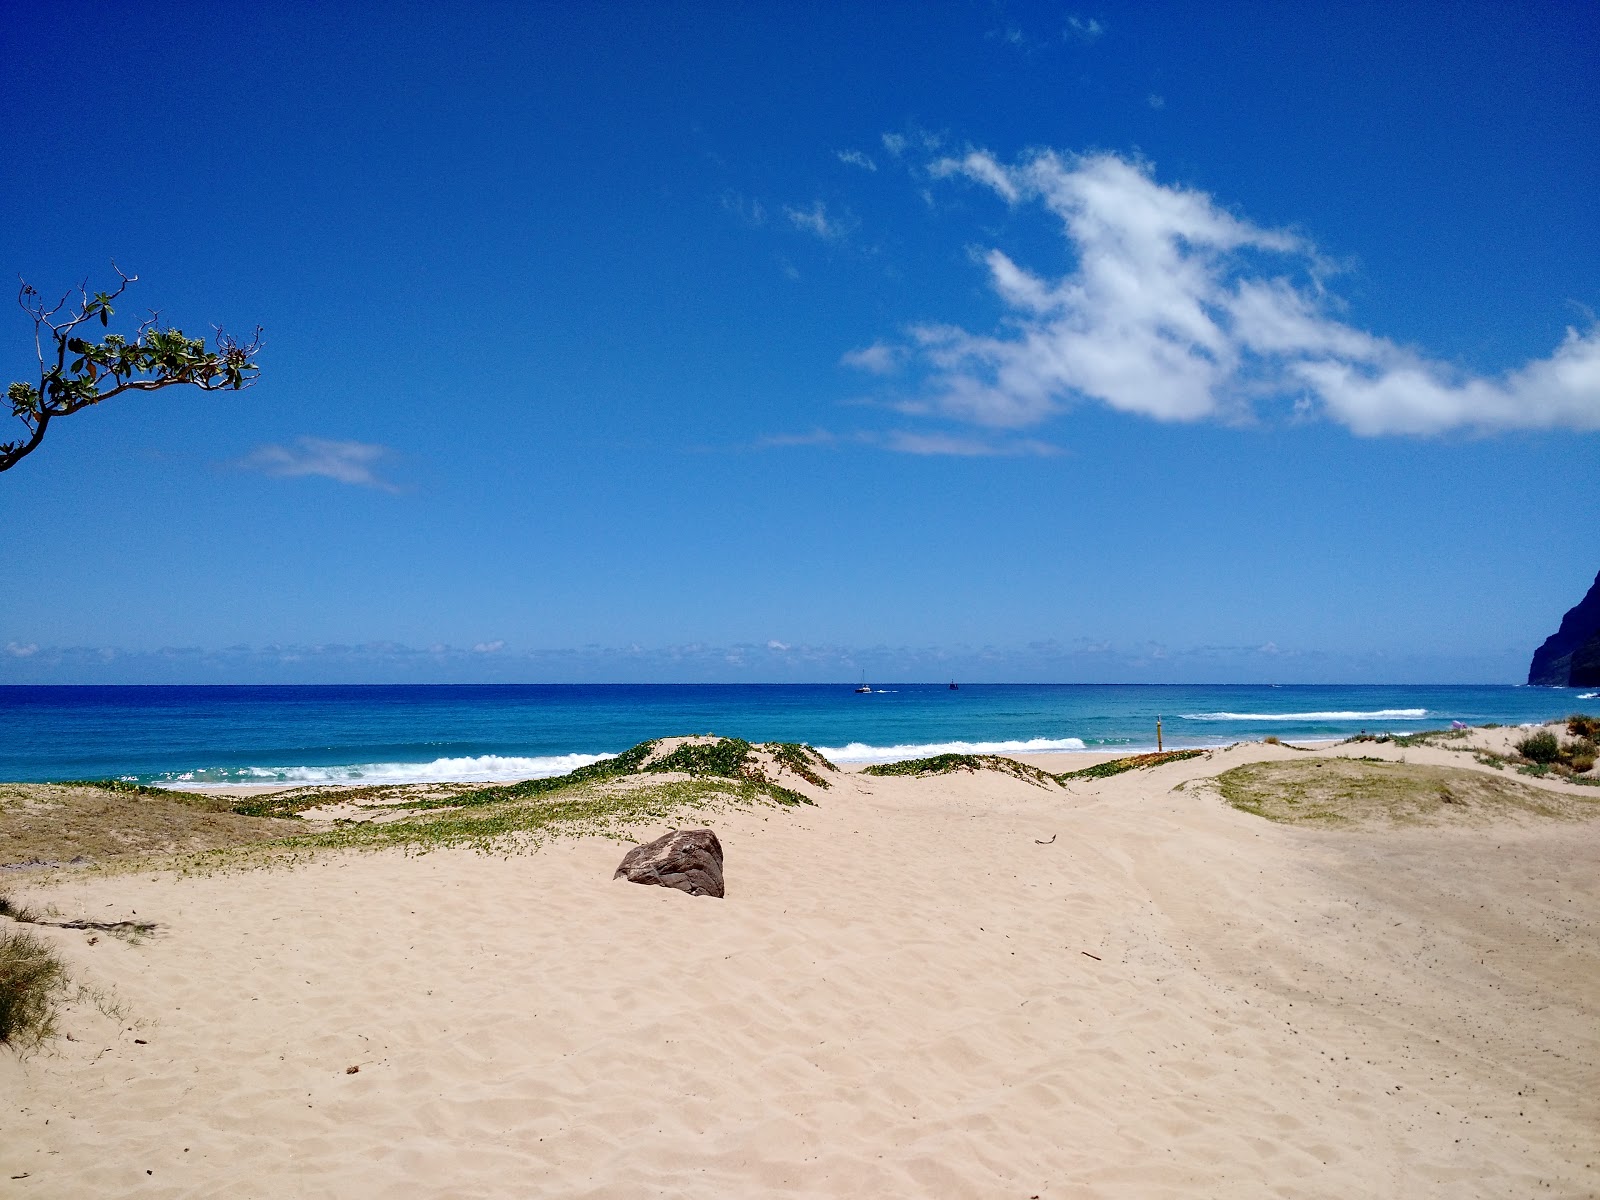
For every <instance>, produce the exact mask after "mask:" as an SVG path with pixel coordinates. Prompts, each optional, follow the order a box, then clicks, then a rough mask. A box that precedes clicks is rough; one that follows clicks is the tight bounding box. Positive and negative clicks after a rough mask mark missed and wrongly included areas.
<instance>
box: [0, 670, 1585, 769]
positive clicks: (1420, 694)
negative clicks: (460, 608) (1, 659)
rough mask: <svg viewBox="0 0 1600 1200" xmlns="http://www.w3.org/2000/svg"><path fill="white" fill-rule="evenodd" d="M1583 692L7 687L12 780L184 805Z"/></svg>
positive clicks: (1521, 713) (5, 729)
mask: <svg viewBox="0 0 1600 1200" xmlns="http://www.w3.org/2000/svg"><path fill="white" fill-rule="evenodd" d="M1596 698H1597V697H1596V693H1595V692H1593V691H1589V692H1582V691H1578V690H1575V689H1565V688H1531V687H1510V686H1492V687H1473V686H1426V685H1416V686H1412V685H1406V686H1368V687H1330V686H1322V685H1316V686H1312V685H1285V686H1281V687H1272V686H1260V685H1227V686H1192V685H1100V684H1094V685H1089V684H1085V685H1073V684H1063V685H1037V684H964V685H962V686H961V687H960V689H959V690H951V689H950V688H949V687H948V686H947V685H945V684H937V685H930V684H883V685H874V686H873V690H872V691H871V693H870V694H865V695H860V694H857V693H856V692H855V690H854V688H853V686H852V685H850V684H848V683H845V684H807V685H791V684H772V685H759V684H756V685H715V684H705V685H576V684H574V685H529V686H517V685H509V686H498V685H497V686H428V685H418V686H377V685H375V686H316V687H311V686H307V687H295V686H278V687H0V780H7V781H15V782H37V781H45V780H57V779H102V778H115V779H123V780H127V781H129V782H138V783H148V784H165V785H173V786H180V787H203V786H207V785H210V786H220V785H227V784H247V783H286V784H292V783H329V782H349V783H358V782H364V783H408V782H424V781H429V780H495V779H510V778H524V777H529V776H535V775H556V774H561V773H563V772H566V771H570V770H572V769H573V768H575V767H578V766H581V765H583V764H585V763H589V762H593V761H595V760H596V759H598V758H601V757H603V756H605V755H609V754H616V753H618V752H620V751H622V750H625V749H627V748H628V747H629V746H631V745H633V744H635V743H636V742H640V741H644V740H645V739H647V738H654V737H664V736H670V735H674V734H702V733H715V734H718V735H721V736H730V737H732V736H736V737H742V738H747V739H749V740H750V741H800V742H810V743H811V744H812V745H815V746H817V747H818V748H819V749H821V750H822V752H823V753H824V754H826V755H827V756H828V757H829V758H831V759H833V760H835V761H840V762H847V761H856V762H860V761H881V760H886V759H892V758H909V757H921V756H924V755H930V754H941V753H945V752H952V751H953V752H966V753H1008V752H1013V753H1014V752H1030V753H1042V752H1051V751H1059V752H1063V753H1070V752H1072V751H1084V750H1102V751H1103V750H1113V751H1126V752H1129V753H1133V752H1136V751H1141V750H1147V749H1154V748H1155V743H1156V721H1157V720H1158V719H1159V720H1160V721H1161V724H1162V730H1163V740H1164V743H1165V745H1166V746H1167V747H1168V748H1179V747H1204V746H1218V745H1226V744H1227V743H1230V742H1236V741H1241V740H1251V739H1257V738H1261V737H1264V736H1265V735H1267V734H1276V735H1277V736H1278V737H1282V738H1287V739H1308V738H1341V737H1348V736H1350V735H1351V734H1355V733H1359V732H1362V731H1370V732H1379V731H1388V732H1408V731H1412V732H1414V731H1416V730H1420V729H1429V728H1438V727H1441V726H1448V725H1449V724H1450V722H1451V721H1465V722H1467V723H1468V724H1485V723H1488V722H1491V721H1493V722H1498V723H1500V724H1508V725H1509V724H1520V723H1523V722H1529V721H1540V720H1548V719H1550V718H1554V717H1559V716H1564V715H1566V714H1567V713H1569V712H1572V711H1574V710H1577V709H1581V708H1583V707H1584V705H1585V703H1586V702H1589V707H1590V708H1591V709H1594V708H1596V707H1600V706H1597V705H1596V704H1594V703H1592V702H1593V701H1595V700H1596Z"/></svg>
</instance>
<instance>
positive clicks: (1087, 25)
mask: <svg viewBox="0 0 1600 1200" xmlns="http://www.w3.org/2000/svg"><path fill="white" fill-rule="evenodd" d="M1105 31H1106V27H1105V26H1104V25H1103V24H1101V23H1100V22H1099V21H1097V20H1095V18H1093V17H1068V18H1067V27H1066V28H1065V29H1063V30H1062V31H1061V36H1062V37H1064V38H1066V39H1067V40H1069V41H1078V42H1095V41H1099V40H1100V38H1101V37H1102V36H1103V35H1104V34H1105Z"/></svg>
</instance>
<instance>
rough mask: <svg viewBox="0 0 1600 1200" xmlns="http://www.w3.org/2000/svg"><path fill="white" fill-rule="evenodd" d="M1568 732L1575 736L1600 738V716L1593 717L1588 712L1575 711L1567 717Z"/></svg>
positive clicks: (1591, 738)
mask: <svg viewBox="0 0 1600 1200" xmlns="http://www.w3.org/2000/svg"><path fill="white" fill-rule="evenodd" d="M1567 732H1568V733H1570V734H1572V736H1573V737H1581V738H1589V739H1590V740H1593V739H1595V738H1600V717H1591V716H1590V715H1589V714H1588V713H1573V714H1572V715H1571V716H1570V717H1568V718H1567Z"/></svg>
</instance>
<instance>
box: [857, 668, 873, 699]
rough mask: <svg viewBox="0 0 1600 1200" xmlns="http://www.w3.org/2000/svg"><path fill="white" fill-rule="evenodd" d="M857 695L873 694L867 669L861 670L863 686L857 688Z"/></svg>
mask: <svg viewBox="0 0 1600 1200" xmlns="http://www.w3.org/2000/svg"><path fill="white" fill-rule="evenodd" d="M856 695H858V696H870V695H872V689H871V688H869V687H868V686H867V673H866V672H865V671H863V672H861V686H860V687H858V688H857V689H856Z"/></svg>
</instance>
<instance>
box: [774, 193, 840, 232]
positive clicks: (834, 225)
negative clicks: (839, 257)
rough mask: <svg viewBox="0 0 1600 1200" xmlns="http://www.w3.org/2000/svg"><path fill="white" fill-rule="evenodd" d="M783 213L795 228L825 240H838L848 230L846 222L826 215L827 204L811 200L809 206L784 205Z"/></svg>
mask: <svg viewBox="0 0 1600 1200" xmlns="http://www.w3.org/2000/svg"><path fill="white" fill-rule="evenodd" d="M783 211H784V214H785V215H786V216H787V217H788V218H789V221H790V222H791V223H792V224H793V225H794V227H795V228H796V229H800V230H804V231H805V232H806V233H811V234H815V235H816V236H817V237H819V238H821V239H822V240H823V241H825V242H834V241H838V240H839V239H840V238H842V237H844V235H845V234H846V233H847V232H848V231H849V230H848V226H847V224H846V222H844V221H843V220H840V219H839V218H837V217H830V216H829V215H828V206H827V205H826V204H824V203H823V202H822V201H821V200H813V201H812V202H811V207H810V208H793V207H787V206H786V207H785V208H784V210H783Z"/></svg>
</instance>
